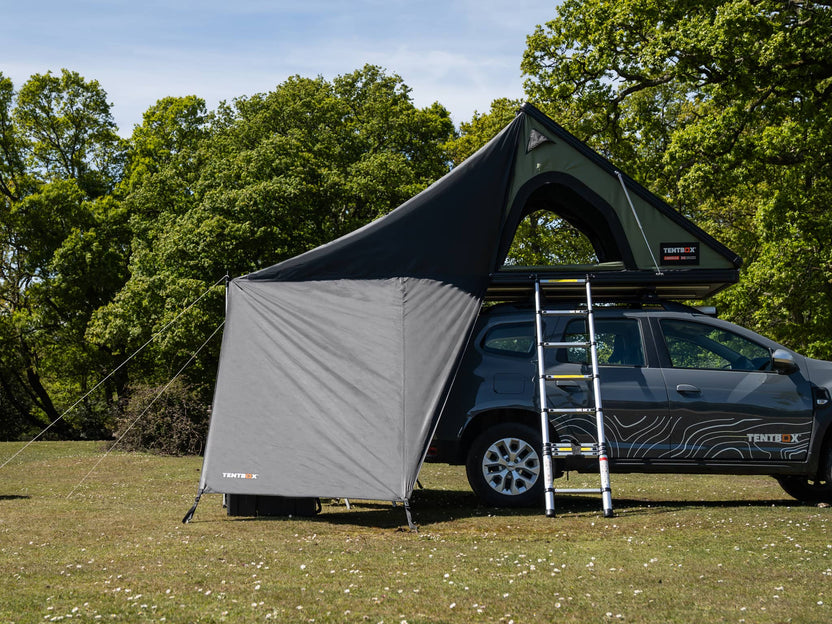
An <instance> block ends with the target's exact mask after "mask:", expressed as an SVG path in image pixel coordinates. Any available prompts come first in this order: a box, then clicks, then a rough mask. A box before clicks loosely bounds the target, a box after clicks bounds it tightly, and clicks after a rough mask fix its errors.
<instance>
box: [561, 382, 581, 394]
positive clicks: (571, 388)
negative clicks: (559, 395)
mask: <svg viewBox="0 0 832 624" xmlns="http://www.w3.org/2000/svg"><path fill="white" fill-rule="evenodd" d="M555 385H556V386H557V387H558V388H560V389H561V390H565V391H566V392H578V391H580V389H581V386H579V385H578V384H576V383H575V382H574V381H560V380H558V381H556V382H555Z"/></svg>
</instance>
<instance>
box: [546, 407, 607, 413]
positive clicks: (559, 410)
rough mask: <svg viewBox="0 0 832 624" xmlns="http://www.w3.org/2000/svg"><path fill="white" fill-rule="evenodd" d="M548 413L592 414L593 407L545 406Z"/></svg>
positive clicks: (593, 411)
mask: <svg viewBox="0 0 832 624" xmlns="http://www.w3.org/2000/svg"><path fill="white" fill-rule="evenodd" d="M546 412H547V413H549V414H594V413H595V408H594V407H547V408H546Z"/></svg>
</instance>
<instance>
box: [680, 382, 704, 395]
mask: <svg viewBox="0 0 832 624" xmlns="http://www.w3.org/2000/svg"><path fill="white" fill-rule="evenodd" d="M676 392H678V393H679V394H699V393H700V392H702V391H701V390H700V389H699V388H697V387H696V386H692V385H690V384H677V386H676Z"/></svg>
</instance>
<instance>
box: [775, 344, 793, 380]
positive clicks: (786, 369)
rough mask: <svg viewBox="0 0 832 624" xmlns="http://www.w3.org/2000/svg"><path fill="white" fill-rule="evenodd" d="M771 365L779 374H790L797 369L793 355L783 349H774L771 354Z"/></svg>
mask: <svg viewBox="0 0 832 624" xmlns="http://www.w3.org/2000/svg"><path fill="white" fill-rule="evenodd" d="M771 365H772V368H774V370H776V371H777V372H778V373H780V374H781V375H791V374H792V373H793V372H795V371H796V370H797V362H795V361H794V356H793V355H792V354H791V353H789V352H788V351H786V350H785V349H775V350H774V353H772V354H771Z"/></svg>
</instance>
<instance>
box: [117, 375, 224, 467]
mask: <svg viewBox="0 0 832 624" xmlns="http://www.w3.org/2000/svg"><path fill="white" fill-rule="evenodd" d="M163 390H164V386H146V385H141V386H133V387H132V388H131V392H130V399H129V401H128V402H127V406H126V407H125V409H124V412H123V413H122V415H121V416H120V417H119V418H118V422H117V425H116V433H115V435H116V439H117V440H118V439H120V438H121V437H122V436H124V438H123V439H121V442H120V443H119V448H120V449H123V450H124V449H126V450H131V451H148V452H151V453H158V454H161V455H201V454H202V452H203V449H204V448H205V438H206V436H207V434H208V421H209V418H210V412H211V409H210V406H209V405H208V404H207V403H205V402H204V401H203V400H202V399H200V397H199V395H198V394H197V392H196V391H195V390H193V389H192V388H191V387H189V386H188V385H187V384H186V383H185V382H184V381H181V380H180V379H176V380H174V382H173V383H171V385H170V386H169V387H168V388H167V389H166V390H164V391H163ZM160 393H161V394H160ZM157 397H158V398H157ZM154 399H155V400H154Z"/></svg>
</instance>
